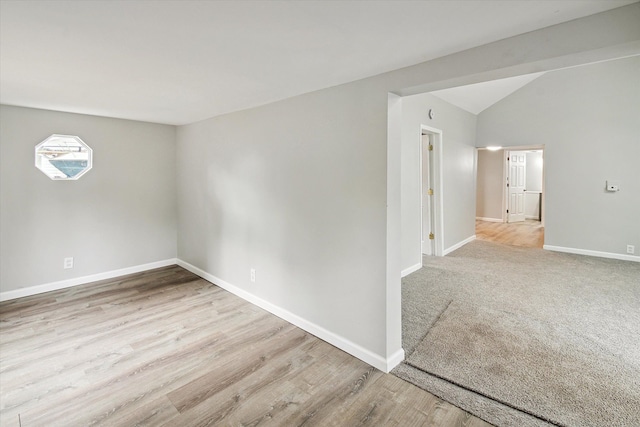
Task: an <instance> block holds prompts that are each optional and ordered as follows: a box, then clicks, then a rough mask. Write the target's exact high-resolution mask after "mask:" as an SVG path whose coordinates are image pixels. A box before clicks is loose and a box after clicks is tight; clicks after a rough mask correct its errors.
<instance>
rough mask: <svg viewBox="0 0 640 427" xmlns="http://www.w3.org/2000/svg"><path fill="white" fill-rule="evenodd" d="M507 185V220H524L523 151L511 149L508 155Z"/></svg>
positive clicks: (524, 180)
mask: <svg viewBox="0 0 640 427" xmlns="http://www.w3.org/2000/svg"><path fill="white" fill-rule="evenodd" d="M508 162H509V169H508V170H509V173H508V175H507V187H508V190H509V191H508V194H509V207H508V209H509V210H508V215H507V222H521V221H524V217H525V215H524V192H525V191H526V189H525V185H526V182H527V180H526V175H525V174H526V171H527V156H526V153H525V152H524V151H511V152H510V153H509V157H508Z"/></svg>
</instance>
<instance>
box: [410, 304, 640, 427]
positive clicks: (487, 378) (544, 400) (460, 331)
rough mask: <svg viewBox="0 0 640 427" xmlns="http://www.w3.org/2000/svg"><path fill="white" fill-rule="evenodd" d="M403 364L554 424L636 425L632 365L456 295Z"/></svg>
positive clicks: (639, 390)
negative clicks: (461, 300)
mask: <svg viewBox="0 0 640 427" xmlns="http://www.w3.org/2000/svg"><path fill="white" fill-rule="evenodd" d="M407 363H408V364H409V365H411V366H414V367H416V368H418V369H421V370H424V371H426V372H429V373H430V374H432V375H435V376H437V377H439V378H442V379H445V380H447V381H449V382H451V383H454V384H456V385H458V386H461V387H464V388H466V389H468V390H472V391H474V392H476V393H478V394H481V395H482V396H485V397H488V398H490V399H493V400H496V401H498V402H501V403H503V404H505V405H508V406H511V407H513V408H516V409H518V410H520V411H523V412H526V413H527V414H530V415H533V416H534V417H537V418H540V419H543V420H545V421H549V422H551V423H553V424H557V425H566V426H587V425H592V426H613V425H616V426H617V425H624V424H627V425H635V426H640V383H639V380H640V375H639V374H640V373H639V372H638V371H637V370H635V369H633V368H632V367H630V366H628V365H626V364H624V363H622V362H621V361H620V360H619V359H618V358H617V357H615V356H613V355H611V354H609V353H608V352H607V351H606V349H603V348H601V347H600V346H598V345H597V344H595V343H594V342H593V341H590V340H589V339H586V338H585V337H583V336H580V335H577V334H575V333H573V332H572V331H570V330H567V329H565V328H563V327H562V326H559V325H553V324H549V323H544V322H540V321H538V320H535V319H532V318H530V317H528V316H523V315H520V314H514V313H510V312H506V311H502V310H493V309H485V308H482V307H478V306H475V305H470V304H466V303H462V302H454V303H452V304H451V305H449V307H448V308H447V309H446V310H445V312H444V313H443V314H442V316H440V318H439V319H438V321H437V322H436V323H435V325H434V326H433V327H432V328H431V329H430V330H429V332H428V333H427V335H426V336H425V338H424V339H423V340H422V342H421V343H420V344H419V345H418V347H417V348H416V350H415V351H414V352H413V354H412V355H411V356H410V357H409V359H408V360H407Z"/></svg>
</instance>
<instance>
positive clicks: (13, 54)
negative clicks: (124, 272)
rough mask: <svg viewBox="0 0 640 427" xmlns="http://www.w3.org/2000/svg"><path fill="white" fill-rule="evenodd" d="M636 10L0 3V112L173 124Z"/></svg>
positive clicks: (529, 3) (427, 4)
mask: <svg viewBox="0 0 640 427" xmlns="http://www.w3.org/2000/svg"><path fill="white" fill-rule="evenodd" d="M635 1H637V0H607V1H604V0H581V1H575V0H554V1H548V0H502V1H493V0H484V1H456V0H445V1H422V2H421V1H376V2H370V1H305V2H303V1H190V0H186V1H170V0H163V1H153V0H151V1H136V0H129V1H100V0H94V1H75V0H72V1H56V0H46V1H11V0H0V102H1V103H3V104H9V105H19V106H27V107H37V108H45V109H52V110H60V111H70V112H78V113H85V114H96V115H102V116H109V117H120V118H127V119H134V120H143V121H151V122H158V123H168V124H185V123H190V122H194V121H198V120H202V119H205V118H208V117H213V116H216V115H220V114H224V113H228V112H232V111H237V110H241V109H245V108H249V107H253V106H257V105H261V104H265V103H269V102H272V101H276V100H279V99H284V98H287V97H291V96H294V95H298V94H301V93H306V92H310V91H314V90H318V89H322V88H326V87H330V86H334V85H338V84H341V83H346V82H349V81H354V80H358V79H361V78H364V77H368V76H372V75H376V74H380V73H383V72H386V71H391V70H394V69H398V68H401V67H405V66H409V65H413V64H417V63H420V62H423V61H427V60H429V59H433V58H436V57H440V56H443V55H447V54H450V53H454V52H458V51H461V50H464V49H468V48H471V47H475V46H479V45H483V44H486V43H490V42H493V41H496V40H500V39H503V38H506V37H510V36H514V35H517V34H521V33H525V32H528V31H532V30H535V29H539V28H543V27H546V26H549V25H553V24H557V23H561V22H565V21H568V20H571V19H576V18H580V17H583V16H587V15H591V14H594V13H598V12H602V11H605V10H609V9H613V8H616V7H620V6H624V5H627V4H630V3H634V2H635Z"/></svg>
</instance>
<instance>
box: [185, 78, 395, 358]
mask: <svg viewBox="0 0 640 427" xmlns="http://www.w3.org/2000/svg"><path fill="white" fill-rule="evenodd" d="M366 89H367V84H366V83H365V82H361V83H358V84H351V85H348V86H344V87H339V88H334V89H328V90H323V91H319V92H314V93H312V94H308V95H304V96H300V97H296V98H292V99H288V100H285V101H281V102H278V103H275V104H270V105H268V106H264V107H260V108H256V109H252V110H246V111H243V112H239V113H234V114H230V115H225V116H220V117H217V118H213V119H210V120H206V121H203V122H199V123H196V124H192V125H188V126H181V127H179V128H178V133H177V136H178V138H177V141H178V143H177V159H178V174H177V176H178V193H179V201H178V207H179V218H180V220H179V239H178V254H179V257H180V259H182V260H184V261H186V262H188V263H190V264H192V265H195V266H197V267H198V268H200V269H202V270H204V271H206V272H209V273H211V274H213V275H214V276H216V277H218V278H220V279H222V280H224V281H226V282H229V283H231V284H233V285H235V286H237V287H239V288H241V289H243V290H245V291H247V292H249V293H251V294H253V295H255V296H257V297H259V298H262V299H264V300H267V301H269V302H270V303H272V304H274V305H276V306H278V307H280V308H281V309H284V310H287V311H289V312H291V313H294V314H296V315H297V316H300V317H302V318H304V319H306V320H307V321H309V322H311V323H313V324H316V325H319V326H321V327H323V328H325V329H327V330H329V331H333V332H334V333H336V334H337V335H339V336H340V337H342V338H345V339H347V340H350V341H352V342H355V343H358V344H359V345H361V346H362V347H364V348H367V349H370V350H371V351H373V352H375V353H377V354H384V353H385V348H384V340H380V339H379V337H384V336H385V332H384V331H385V328H386V323H385V317H384V316H381V315H380V314H382V313H384V312H385V310H386V286H385V283H386V238H387V236H386V186H387V182H386V174H385V173H384V171H385V170H386V167H387V166H386V159H387V152H386V150H387V145H386V140H387V117H386V115H387V93H386V92H385V91H381V90H378V91H373V90H366ZM252 268H253V269H255V271H256V281H255V282H251V281H250V270H251V269H252ZM398 273H399V272H398ZM397 348H400V342H399V337H398V342H397Z"/></svg>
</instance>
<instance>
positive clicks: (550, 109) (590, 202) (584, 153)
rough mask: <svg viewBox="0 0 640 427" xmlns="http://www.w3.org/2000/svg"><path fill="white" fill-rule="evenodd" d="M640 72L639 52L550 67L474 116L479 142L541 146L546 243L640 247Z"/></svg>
mask: <svg viewBox="0 0 640 427" xmlns="http://www.w3.org/2000/svg"><path fill="white" fill-rule="evenodd" d="M638 76H640V57H637V56H636V57H631V58H626V59H619V60H615V61H609V62H602V63H596V64H592V65H587V66H582V67H575V68H569V69H565V70H559V71H554V72H550V73H547V74H545V75H544V76H542V77H540V78H538V79H536V80H535V81H533V82H532V83H530V84H529V85H527V86H525V87H524V88H522V89H520V90H519V91H517V92H515V93H514V94H512V95H511V96H509V97H507V98H505V99H504V100H502V101H501V102H499V103H497V104H495V105H494V106H492V107H491V108H489V109H487V110H485V111H483V112H482V113H480V115H479V116H478V135H477V143H478V145H479V146H482V145H485V144H488V143H489V142H490V143H491V144H500V145H503V146H510V145H537V144H541V143H544V144H545V153H544V162H545V163H544V169H545V181H546V185H545V189H546V194H545V204H546V206H545V212H546V214H545V215H546V216H545V245H550V246H558V247H565V248H576V249H582V250H589V251H598V252H607V253H613V254H626V245H629V244H631V245H635V247H636V248H638V247H640V221H639V220H638V218H640V197H639V196H638V195H640V179H639V178H638V159H640V137H639V135H640V119H639V118H640V79H639V78H638ZM606 180H619V181H620V183H621V190H620V191H619V192H614V193H611V192H607V191H606V190H605V182H606ZM636 255H637V253H636Z"/></svg>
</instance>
